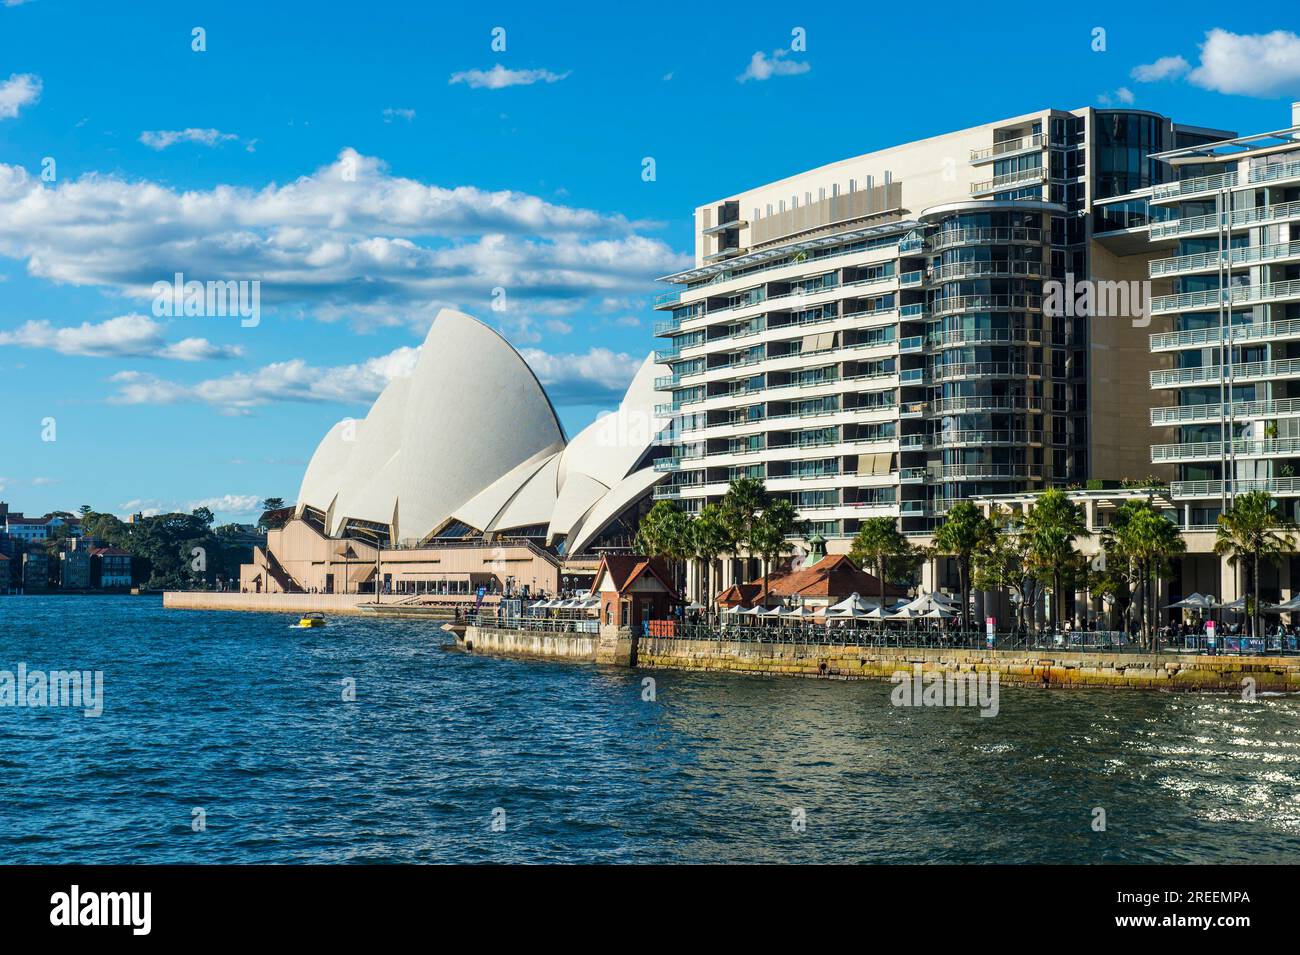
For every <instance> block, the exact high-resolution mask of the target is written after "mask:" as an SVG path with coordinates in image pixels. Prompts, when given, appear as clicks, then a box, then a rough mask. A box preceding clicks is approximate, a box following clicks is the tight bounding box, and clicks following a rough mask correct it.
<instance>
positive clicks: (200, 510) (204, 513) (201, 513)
mask: <svg viewBox="0 0 1300 955" xmlns="http://www.w3.org/2000/svg"><path fill="white" fill-rule="evenodd" d="M190 513H191V514H193V515H194V516H195V517H197V518H198V519H199V520H201V521H202V522H203V523H204V524H207V525H208V526H209V527H211V526H212V522H213V521H214V520H216V518H215V517H214V516H213V514H212V511H211V509H210V508H206V507H196V508H195V509H194V510H192V511H190Z"/></svg>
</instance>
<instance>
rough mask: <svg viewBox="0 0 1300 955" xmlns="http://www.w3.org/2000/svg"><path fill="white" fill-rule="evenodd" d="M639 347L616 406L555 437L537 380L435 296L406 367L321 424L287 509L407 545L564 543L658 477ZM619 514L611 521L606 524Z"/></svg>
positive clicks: (654, 427) (577, 540)
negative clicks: (433, 313)
mask: <svg viewBox="0 0 1300 955" xmlns="http://www.w3.org/2000/svg"><path fill="white" fill-rule="evenodd" d="M658 370H659V369H658V366H656V365H655V364H654V362H653V360H652V359H651V358H647V359H646V360H645V362H644V363H642V365H641V367H640V369H639V370H638V371H637V373H636V375H635V377H634V378H633V380H632V383H631V385H630V386H629V388H628V390H627V393H626V395H625V396H624V398H623V400H622V402H621V404H620V405H619V407H618V410H617V411H615V412H613V413H611V414H608V415H604V416H602V417H600V418H599V419H597V420H596V421H595V422H594V423H593V424H591V425H590V426H588V427H587V428H586V429H584V430H583V431H582V432H580V433H579V434H578V435H577V436H576V437H574V438H573V440H572V441H566V439H565V434H564V429H563V427H561V425H560V422H559V419H558V418H557V417H556V414H555V409H554V408H553V407H552V405H551V402H550V399H549V398H548V397H547V395H546V392H545V390H544V389H543V388H542V385H541V383H540V382H539V381H538V380H537V378H536V376H535V375H534V374H533V371H532V369H531V368H529V366H528V363H527V362H526V361H524V359H523V357H522V356H520V354H519V353H518V352H516V351H515V349H514V348H512V347H511V346H510V344H509V343H508V342H507V341H506V340H505V339H504V338H502V337H501V336H500V335H499V334H497V332H496V331H494V330H493V329H491V328H489V327H488V326H487V325H485V324H483V323H482V322H480V321H478V320H477V319H474V318H472V317H470V316H469V315H465V314H462V313H460V312H455V311H451V310H448V309H444V310H442V311H441V312H439V313H438V316H437V318H435V319H434V322H433V325H432V327H430V329H429V334H428V336H427V337H426V338H425V341H424V345H423V347H422V348H421V349H420V354H419V358H418V360H417V362H416V366H415V370H414V372H413V374H412V375H411V377H409V378H399V379H394V380H393V381H392V382H391V383H390V384H389V385H388V386H387V387H386V388H385V389H384V390H383V392H382V393H381V394H380V395H379V397H378V398H377V399H376V400H375V403H374V405H373V406H372V407H371V409H370V412H369V413H368V414H367V415H366V417H365V418H364V420H354V419H345V420H343V421H340V422H339V423H338V424H336V425H334V427H333V428H331V429H330V431H329V433H328V434H326V435H325V437H324V439H323V440H322V441H321V443H320V445H319V447H317V449H316V453H315V454H314V455H313V456H312V459H311V463H310V464H309V465H308V467H307V472H306V474H305V475H304V476H303V479H302V486H301V488H300V490H299V492H298V501H297V504H296V516H298V517H303V518H310V519H312V520H313V522H315V523H317V524H319V525H320V526H321V527H322V528H323V529H324V531H325V533H327V534H328V535H330V536H331V537H350V536H354V533H355V534H357V536H361V535H364V534H369V535H375V536H378V537H380V538H382V539H384V540H385V541H388V542H394V543H400V544H402V545H405V546H413V545H418V544H423V543H428V542H431V541H436V540H438V539H449V538H463V537H471V536H479V535H484V536H488V537H492V538H512V539H513V538H524V539H529V540H532V541H534V542H536V543H538V544H541V545H544V546H549V547H554V548H556V549H557V550H558V551H559V552H561V553H564V554H567V555H574V554H578V553H582V552H584V551H585V550H587V549H588V548H590V547H592V545H593V544H596V543H597V542H599V540H600V539H601V536H602V535H603V534H605V533H607V532H608V531H609V530H610V528H612V527H616V526H621V527H622V529H623V532H624V533H626V530H627V523H626V520H625V518H626V517H627V516H628V512H629V510H630V509H633V508H644V507H645V506H647V503H646V502H647V499H648V498H649V496H650V493H651V488H652V486H653V485H654V484H655V483H656V481H657V479H659V478H661V477H663V475H662V474H660V473H658V472H656V471H655V470H654V468H653V466H652V462H653V459H654V457H655V456H656V454H662V453H664V450H665V449H663V448H661V447H658V446H657V445H656V443H655V436H656V435H657V434H658V433H659V431H660V429H661V428H663V427H664V426H665V425H666V424H667V421H666V420H663V419H657V418H656V417H655V414H654V400H655V390H654V379H655V375H656V373H657V372H658ZM620 521H622V522H623V523H622V524H621V525H620Z"/></svg>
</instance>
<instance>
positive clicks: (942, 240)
mask: <svg viewBox="0 0 1300 955" xmlns="http://www.w3.org/2000/svg"><path fill="white" fill-rule="evenodd" d="M1042 241H1043V230H1042V229H1031V228H1027V227H1024V226H1010V227H1008V226H968V227H965V228H957V229H943V230H941V231H939V232H936V233H934V234H933V235H931V236H930V246H931V247H932V248H933V249H934V251H936V252H938V251H940V250H942V249H947V248H951V247H952V246H956V245H982V244H990V245H1010V244H1012V243H1024V244H1026V245H1041V244H1042Z"/></svg>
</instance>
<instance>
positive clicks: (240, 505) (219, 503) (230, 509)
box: [185, 494, 262, 517]
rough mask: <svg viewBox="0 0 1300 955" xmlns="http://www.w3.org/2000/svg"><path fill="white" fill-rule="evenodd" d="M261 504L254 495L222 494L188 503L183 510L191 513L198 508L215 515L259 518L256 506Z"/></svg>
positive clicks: (258, 510) (260, 512)
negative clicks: (203, 508)
mask: <svg viewBox="0 0 1300 955" xmlns="http://www.w3.org/2000/svg"><path fill="white" fill-rule="evenodd" d="M261 503H262V499H261V498H260V497H258V496H257V495H256V494H223V495H221V496H220V497H205V498H201V499H200V500H197V501H190V502H189V503H188V504H186V505H185V510H186V511H188V512H191V513H192V512H194V511H196V510H198V509H199V508H200V507H206V508H207V509H208V510H210V511H212V512H213V513H215V514H223V515H244V516H249V517H260V516H261V514H262V508H261V507H259V506H258V505H260V504H261Z"/></svg>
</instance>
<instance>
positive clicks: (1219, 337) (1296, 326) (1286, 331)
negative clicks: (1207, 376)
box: [1151, 243, 1300, 351]
mask: <svg viewBox="0 0 1300 955" xmlns="http://www.w3.org/2000/svg"><path fill="white" fill-rule="evenodd" d="M1297 245H1300V243H1297ZM1294 337H1300V319H1293V320H1291V321H1285V322H1251V323H1249V324H1234V325H1233V326H1232V340H1233V341H1234V342H1236V341H1256V340H1260V339H1266V338H1294ZM1227 339H1228V331H1227V329H1226V328H1220V327H1219V326H1218V325H1215V326H1213V327H1212V328H1192V329H1188V330H1187V331H1182V332H1158V333H1156V334H1155V335H1152V336H1151V350H1152V351H1160V350H1161V349H1167V348H1183V347H1186V346H1189V345H1193V346H1194V345H1206V344H1218V343H1219V342H1223V341H1227Z"/></svg>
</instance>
